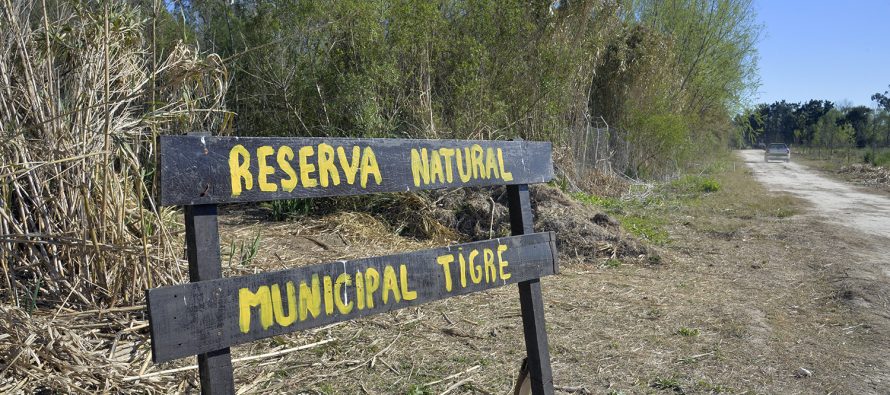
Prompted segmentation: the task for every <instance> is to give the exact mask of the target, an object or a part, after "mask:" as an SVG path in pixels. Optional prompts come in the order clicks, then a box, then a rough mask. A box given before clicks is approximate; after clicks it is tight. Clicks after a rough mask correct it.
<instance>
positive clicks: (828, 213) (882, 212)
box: [741, 150, 890, 270]
mask: <svg viewBox="0 0 890 395" xmlns="http://www.w3.org/2000/svg"><path fill="white" fill-rule="evenodd" d="M741 154H742V156H743V157H744V159H745V163H746V164H747V165H748V166H750V167H751V169H753V170H754V176H755V177H756V178H757V180H758V181H760V182H762V183H763V184H765V185H766V186H767V188H769V189H770V190H775V191H785V192H790V193H792V194H794V195H796V196H799V197H801V198H804V199H806V200H807V201H809V202H810V203H812V205H813V211H812V213H813V214H816V215H819V216H822V217H824V218H825V219H827V220H828V221H830V222H833V223H837V224H840V225H844V226H847V227H851V228H853V230H854V231H859V232H864V233H868V234H870V235H873V236H878V237H887V236H890V198H888V197H886V196H883V195H879V194H876V193H869V192H863V191H861V190H859V189H857V188H856V187H854V186H852V185H850V184H847V183H844V182H840V181H835V180H832V179H830V178H828V177H826V176H823V175H820V174H819V173H818V172H816V171H814V170H812V169H810V168H808V167H806V166H804V165H801V164H798V163H795V162H790V163H784V162H771V163H766V162H764V160H763V151H761V150H744V151H741ZM881 244H882V245H887V244H886V243H881ZM885 257H886V256H885ZM888 270H890V269H888Z"/></svg>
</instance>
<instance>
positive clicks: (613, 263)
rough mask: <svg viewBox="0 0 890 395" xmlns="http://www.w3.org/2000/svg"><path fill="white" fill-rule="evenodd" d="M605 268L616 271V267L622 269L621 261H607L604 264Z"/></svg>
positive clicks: (612, 259) (613, 259)
mask: <svg viewBox="0 0 890 395" xmlns="http://www.w3.org/2000/svg"><path fill="white" fill-rule="evenodd" d="M603 266H605V267H609V268H613V269H614V268H616V267H620V266H621V261H619V260H617V259H615V258H611V259H609V260H607V261H606V262H605V263H603Z"/></svg>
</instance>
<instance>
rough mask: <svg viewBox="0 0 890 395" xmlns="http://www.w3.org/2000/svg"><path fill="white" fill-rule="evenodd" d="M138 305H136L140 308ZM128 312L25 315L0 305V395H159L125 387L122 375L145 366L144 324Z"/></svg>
mask: <svg viewBox="0 0 890 395" xmlns="http://www.w3.org/2000/svg"><path fill="white" fill-rule="evenodd" d="M142 307H143V306H137V308H139V309H141V308H142ZM131 310H133V308H120V309H110V310H105V311H96V310H93V311H81V312H78V311H73V310H69V309H65V308H61V309H58V310H54V311H51V310H47V311H42V312H38V313H34V314H29V313H28V312H26V311H25V310H24V309H21V308H17V307H13V306H2V305H0V333H2V334H0V339H2V341H0V360H2V361H4V363H3V373H4V374H3V375H2V377H0V393H17V392H22V391H24V392H29V393H30V392H34V393H37V392H41V391H51V392H54V391H64V392H67V393H93V392H95V391H106V392H112V393H115V392H116V393H124V392H133V391H135V392H142V393H165V392H167V390H165V389H164V387H165V385H161V384H160V383H158V382H151V381H144V382H142V383H138V385H136V384H135V383H131V382H129V381H126V380H125V377H126V376H131V375H138V374H139V371H140V370H145V369H146V368H147V367H148V362H149V358H150V347H149V345H148V343H147V341H146V340H147V339H146V338H145V335H144V334H142V333H141V332H143V331H144V330H145V328H146V327H147V326H148V322H147V321H143V320H139V319H137V317H134V316H133V315H131V314H129V313H128V312H129V311H131Z"/></svg>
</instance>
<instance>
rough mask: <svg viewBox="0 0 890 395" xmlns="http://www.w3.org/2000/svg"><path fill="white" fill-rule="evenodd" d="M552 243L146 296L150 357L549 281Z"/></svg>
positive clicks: (322, 268) (265, 276)
mask: <svg viewBox="0 0 890 395" xmlns="http://www.w3.org/2000/svg"><path fill="white" fill-rule="evenodd" d="M553 240H554V236H553V234H552V233H549V232H548V233H535V234H530V235H524V236H513V237H506V238H500V239H493V240H486V241H480V242H475V243H468V244H461V245H454V246H450V247H445V248H438V249H432V250H425V251H417V252H412V253H408V254H398V255H391V256H383V257H374V258H367V259H359V260H354V261H340V262H333V263H326V264H321V265H314V266H308V267H301V268H295V269H288V270H282V271H277V272H268V273H261V274H256V275H251V276H244V277H237V278H225V279H219V280H211V281H201V282H198V283H190V284H183V285H177V286H171V287H164V288H156V289H152V290H149V291H148V295H147V298H148V307H149V310H148V313H149V316H150V319H151V336H152V356H153V359H154V361H155V362H164V361H168V360H171V359H176V358H181V357H185V356H189V355H195V354H198V353H202V352H207V351H208V350H217V349H221V348H224V347H229V346H232V345H235V344H241V343H245V342H249V341H253V340H257V339H262V338H266V337H269V336H274V335H280V334H284V333H290V332H294V331H297V330H303V329H308V328H313V327H318V326H323V325H328V324H331V323H335V322H340V321H346V320H351V319H355V318H358V317H362V316H367V315H370V314H377V313H383V312H387V311H392V310H396V309H400V308H404V307H410V306H416V305H419V304H422V303H426V302H430V301H434V300H439V299H444V298H448V297H452V296H457V295H463V294H468V293H471V292H478V291H482V290H486V289H490V288H495V287H500V286H503V285H506V284H512V283H516V282H520V281H526V280H529V279H533V278H539V277H541V276H546V275H550V274H553V264H554V262H553V256H554V251H552V249H553V246H554V244H553ZM449 260H452V262H448V261H449ZM461 260H463V261H464V262H466V264H465V265H463V266H464V268H465V269H464V270H465V271H463V272H462V271H461V269H460V268H461V266H462V265H461V263H460V262H461ZM446 267H447V268H448V276H446V270H445V268H446ZM502 271H503V273H502ZM347 278H348V279H349V281H346V279H347ZM338 280H339V281H338ZM338 284H339V285H338ZM449 287H450V288H449ZM369 292H370V297H368V293H369ZM384 298H385V299H384ZM242 309H244V310H242Z"/></svg>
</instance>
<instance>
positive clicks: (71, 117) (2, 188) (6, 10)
mask: <svg viewBox="0 0 890 395" xmlns="http://www.w3.org/2000/svg"><path fill="white" fill-rule="evenodd" d="M40 5H41V3H40V2H36V3H32V2H15V3H14V5H13V4H10V3H8V2H7V6H4V7H2V8H3V11H2V14H0V46H2V48H3V50H2V51H0V136H2V140H3V144H2V145H0V262H3V267H2V270H3V273H2V275H3V279H2V280H0V281H2V283H0V284H2V285H0V290H2V292H0V298H2V300H3V301H4V302H8V303H10V304H14V305H17V306H25V305H31V307H32V308H33V307H34V306H35V305H37V304H39V301H49V303H52V302H59V301H61V300H63V299H65V298H66V296H67V295H69V294H70V295H72V297H71V299H70V302H74V303H80V304H83V305H89V306H95V305H115V304H119V303H132V302H134V301H138V300H139V299H141V298H142V292H143V290H144V289H146V288H150V287H152V286H153V285H157V284H159V283H169V282H173V281H179V280H180V279H181V278H182V277H183V271H182V270H181V268H180V267H179V265H178V264H177V263H176V259H175V258H176V257H177V256H179V255H180V254H179V253H178V251H177V247H176V246H178V245H179V242H172V238H171V237H170V233H171V231H172V230H171V229H170V227H171V224H173V223H175V221H173V217H174V215H175V213H174V212H172V211H171V210H169V209H161V208H159V207H157V206H156V204H155V202H154V200H153V198H152V196H153V189H154V183H153V180H154V179H155V176H156V174H155V169H154V163H155V155H156V154H157V152H156V146H155V141H156V137H157V135H158V134H160V131H164V132H165V133H169V132H177V133H178V132H182V131H184V130H219V129H220V128H221V127H224V126H225V122H226V119H228V113H226V112H225V111H223V110H222V103H223V101H222V100H223V95H224V93H225V89H226V81H227V77H226V71H225V68H224V67H223V66H222V64H221V62H220V60H219V59H218V58H217V57H215V56H209V57H206V58H203V57H201V56H198V55H197V54H196V53H195V52H193V51H191V50H189V49H188V48H187V47H185V46H181V45H180V46H178V47H176V49H175V50H173V51H172V53H170V54H169V56H167V58H166V60H164V61H163V62H160V64H159V65H158V68H157V70H151V65H152V63H153V62H152V61H151V57H152V55H151V54H150V53H148V52H146V51H145V50H143V36H142V32H143V25H142V23H143V18H142V17H141V16H140V15H139V14H138V13H137V12H136V11H135V10H134V9H132V8H130V7H128V6H126V5H124V4H115V5H113V6H111V7H110V9H105V10H100V9H89V8H90V7H93V6H90V5H83V4H79V3H77V4H75V3H72V4H71V5H68V3H65V2H61V3H60V4H58V5H56V6H54V7H52V8H51V9H47V8H45V7H41V6H40ZM155 81H157V82H158V83H161V84H162V85H163V89H154V86H155Z"/></svg>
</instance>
